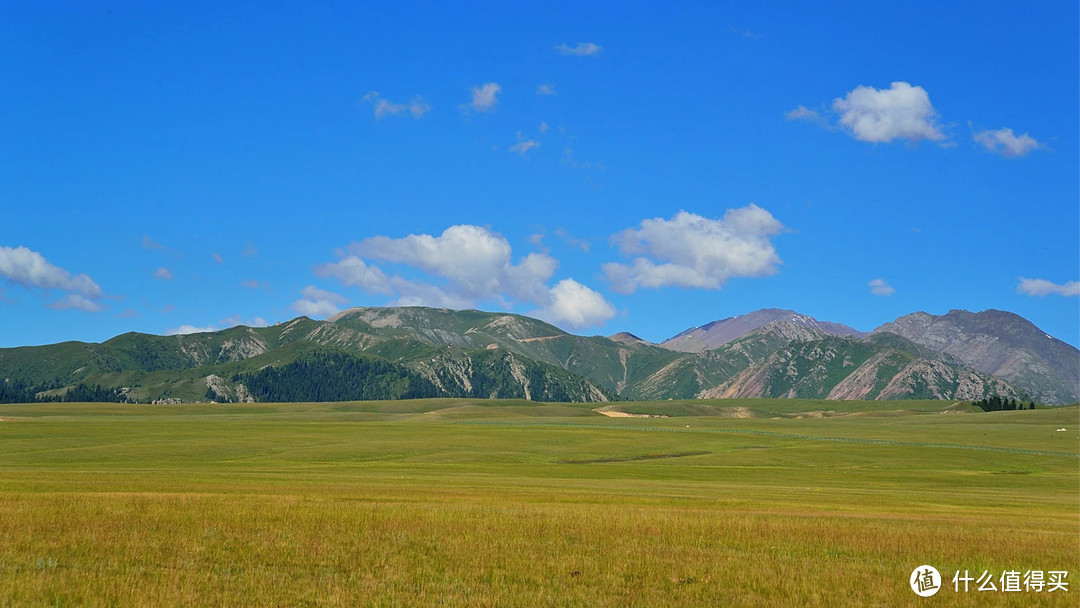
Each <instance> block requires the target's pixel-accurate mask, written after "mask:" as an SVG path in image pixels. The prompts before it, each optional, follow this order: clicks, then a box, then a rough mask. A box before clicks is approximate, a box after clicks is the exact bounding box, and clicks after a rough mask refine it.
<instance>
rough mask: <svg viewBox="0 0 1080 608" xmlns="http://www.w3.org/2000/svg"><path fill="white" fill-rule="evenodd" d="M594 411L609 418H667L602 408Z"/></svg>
mask: <svg viewBox="0 0 1080 608" xmlns="http://www.w3.org/2000/svg"><path fill="white" fill-rule="evenodd" d="M593 411H594V412H596V413H598V414H603V415H605V416H607V417H609V418H667V416H665V415H664V414H631V413H629V412H620V411H616V410H609V409H605V408H602V407H599V408H596V409H595V410H593Z"/></svg>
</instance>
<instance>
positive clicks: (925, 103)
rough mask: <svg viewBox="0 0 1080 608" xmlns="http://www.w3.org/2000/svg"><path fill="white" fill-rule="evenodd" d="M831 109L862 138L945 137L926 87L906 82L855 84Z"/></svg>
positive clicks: (915, 138) (940, 138)
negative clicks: (877, 85) (879, 85)
mask: <svg viewBox="0 0 1080 608" xmlns="http://www.w3.org/2000/svg"><path fill="white" fill-rule="evenodd" d="M832 109H833V111H835V112H836V113H837V114H839V116H840V118H839V123H840V125H841V126H842V127H844V128H845V129H846V130H847V131H848V132H849V133H850V134H851V135H852V136H853V137H854V138H855V139H858V140H860V141H868V142H872V143H887V142H891V141H893V140H894V139H907V140H909V141H912V142H917V141H919V140H920V139H929V140H931V141H940V140H943V139H945V134H944V133H942V132H941V128H940V127H939V126H938V125H937V124H936V119H937V111H935V110H934V106H933V105H931V103H930V96H929V95H928V94H927V93H926V89H924V88H922V87H919V86H912V85H910V84H908V83H906V82H894V83H892V85H891V86H890V87H889V88H888V89H880V90H879V89H875V88H873V87H868V86H858V87H855V89H854V90H852V91H850V92H849V93H848V94H847V95H846V96H844V97H843V98H837V99H835V100H834V101H833V104H832ZM796 111H797V110H796Z"/></svg>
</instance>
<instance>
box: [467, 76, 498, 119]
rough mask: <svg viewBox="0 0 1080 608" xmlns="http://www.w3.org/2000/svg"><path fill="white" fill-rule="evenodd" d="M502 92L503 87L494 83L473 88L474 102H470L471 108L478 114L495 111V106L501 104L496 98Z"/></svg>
mask: <svg viewBox="0 0 1080 608" xmlns="http://www.w3.org/2000/svg"><path fill="white" fill-rule="evenodd" d="M501 91H502V87H500V86H499V85H498V84H497V83H494V82H489V83H487V84H484V85H481V86H478V87H473V88H472V101H471V102H469V107H470V108H472V109H473V110H476V111H477V112H490V111H492V110H494V109H495V104H497V103H499V99H498V98H497V97H496V96H497V95H498V94H499V92H501Z"/></svg>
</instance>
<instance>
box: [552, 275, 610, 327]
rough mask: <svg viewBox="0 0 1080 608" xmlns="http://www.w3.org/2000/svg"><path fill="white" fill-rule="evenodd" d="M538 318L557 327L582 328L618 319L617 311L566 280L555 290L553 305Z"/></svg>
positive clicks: (571, 281) (601, 298)
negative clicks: (616, 317) (615, 317)
mask: <svg viewBox="0 0 1080 608" xmlns="http://www.w3.org/2000/svg"><path fill="white" fill-rule="evenodd" d="M534 314H535V315H536V316H537V317H539V318H541V319H544V320H547V321H550V322H552V323H555V324H557V325H565V326H568V327H572V328H582V327H592V326H594V325H601V324H603V323H604V322H606V321H607V320H608V319H610V318H612V317H614V316H615V307H614V306H612V305H611V303H610V302H608V301H607V300H605V299H604V296H602V295H600V294H599V293H597V292H596V291H593V290H592V289H589V288H588V287H586V286H584V285H582V284H581V283H578V282H577V281H575V280H574V279H563V280H561V281H559V282H558V283H556V284H555V286H554V287H552V288H551V303H550V304H548V305H547V306H545V307H543V308H541V309H540V310H537V311H535V313H534Z"/></svg>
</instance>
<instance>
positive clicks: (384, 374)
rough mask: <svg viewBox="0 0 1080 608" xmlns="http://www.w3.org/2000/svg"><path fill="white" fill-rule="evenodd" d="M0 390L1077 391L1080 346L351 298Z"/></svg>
mask: <svg viewBox="0 0 1080 608" xmlns="http://www.w3.org/2000/svg"><path fill="white" fill-rule="evenodd" d="M0 380H2V382H0V401H4V400H7V401H18V400H32V399H63V398H65V396H68V397H72V396H74V395H79V396H80V398H86V395H90V396H95V395H97V396H100V397H101V398H103V399H116V400H128V401H137V402H140V403H145V402H153V401H181V402H191V401H217V402H222V401H334V400H353V399H398V398H410V397H473V398H487V397H498V398H521V399H531V400H536V401H590V402H598V401H610V400H616V399H634V400H644V399H649V400H658V399H690V398H719V397H804V398H822V399H905V398H911V399H916V398H931V399H956V400H965V401H971V400H979V399H983V398H986V397H989V396H993V395H997V396H1000V397H1003V398H1007V399H1018V400H1025V401H1026V400H1034V401H1038V402H1040V403H1050V404H1062V403H1071V402H1074V401H1076V400H1077V399H1078V395H1080V388H1078V387H1080V351H1077V349H1076V348H1074V347H1072V346H1071V345H1069V344H1067V343H1065V342H1063V341H1061V340H1057V339H1055V338H1052V337H1050V336H1048V335H1046V334H1045V333H1043V332H1042V331H1040V330H1039V329H1038V328H1037V327H1035V325H1033V324H1032V323H1030V322H1029V321H1027V320H1026V319H1023V318H1022V317H1020V316H1018V315H1015V314H1012V313H1008V312H1002V311H996V310H989V311H985V312H980V313H971V312H967V311H959V310H954V311H950V312H949V313H947V314H945V315H940V316H934V315H929V314H927V313H922V312H919V313H914V314H911V315H907V316H904V317H901V318H899V319H897V320H896V321H894V322H892V323H887V324H885V325H883V326H881V327H879V328H877V329H875V330H874V331H873V332H871V333H869V334H865V333H862V332H858V331H856V330H854V329H852V328H850V327H847V326H845V325H841V324H838V323H829V322H822V321H817V320H815V319H813V318H812V317H808V316H806V315H800V314H798V313H796V312H794V311H789V310H779V309H766V310H759V311H755V312H752V313H748V314H746V315H740V316H738V317H732V318H728V319H722V320H719V321H715V322H713V323H709V324H706V325H702V326H700V327H694V328H691V329H688V330H686V331H684V332H682V333H680V334H678V335H676V336H674V337H672V338H671V339H669V340H665V341H664V342H663V343H661V344H653V343H650V342H647V341H644V340H642V339H640V338H638V337H637V336H634V335H633V334H629V333H626V332H623V333H619V334H615V335H612V336H610V337H602V336H578V335H574V334H570V333H567V332H565V331H562V330H561V329H558V328H557V327H554V326H552V325H550V324H547V323H545V322H543V321H539V320H537V319H533V318H529V317H525V316H521V315H515V314H508V313H490V312H482V311H477V310H448V309H433V308H424V307H399V308H353V309H349V310H346V311H343V312H341V313H339V314H337V315H335V316H333V317H330V318H329V319H327V320H325V321H318V320H313V319H310V318H307V317H298V318H296V319H293V320H291V321H287V322H284V323H279V324H277V325H274V326H270V327H243V326H238V327H233V328H230V329H226V330H222V331H217V332H208V333H197V334H188V335H178V336H156V335H149V334H139V333H127V334H122V335H120V336H117V337H115V338H112V339H110V340H107V341H105V342H102V343H100V344H96V343H83V342H64V343H60V344H52V345H47V346H34V347H18V348H6V349H0Z"/></svg>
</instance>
